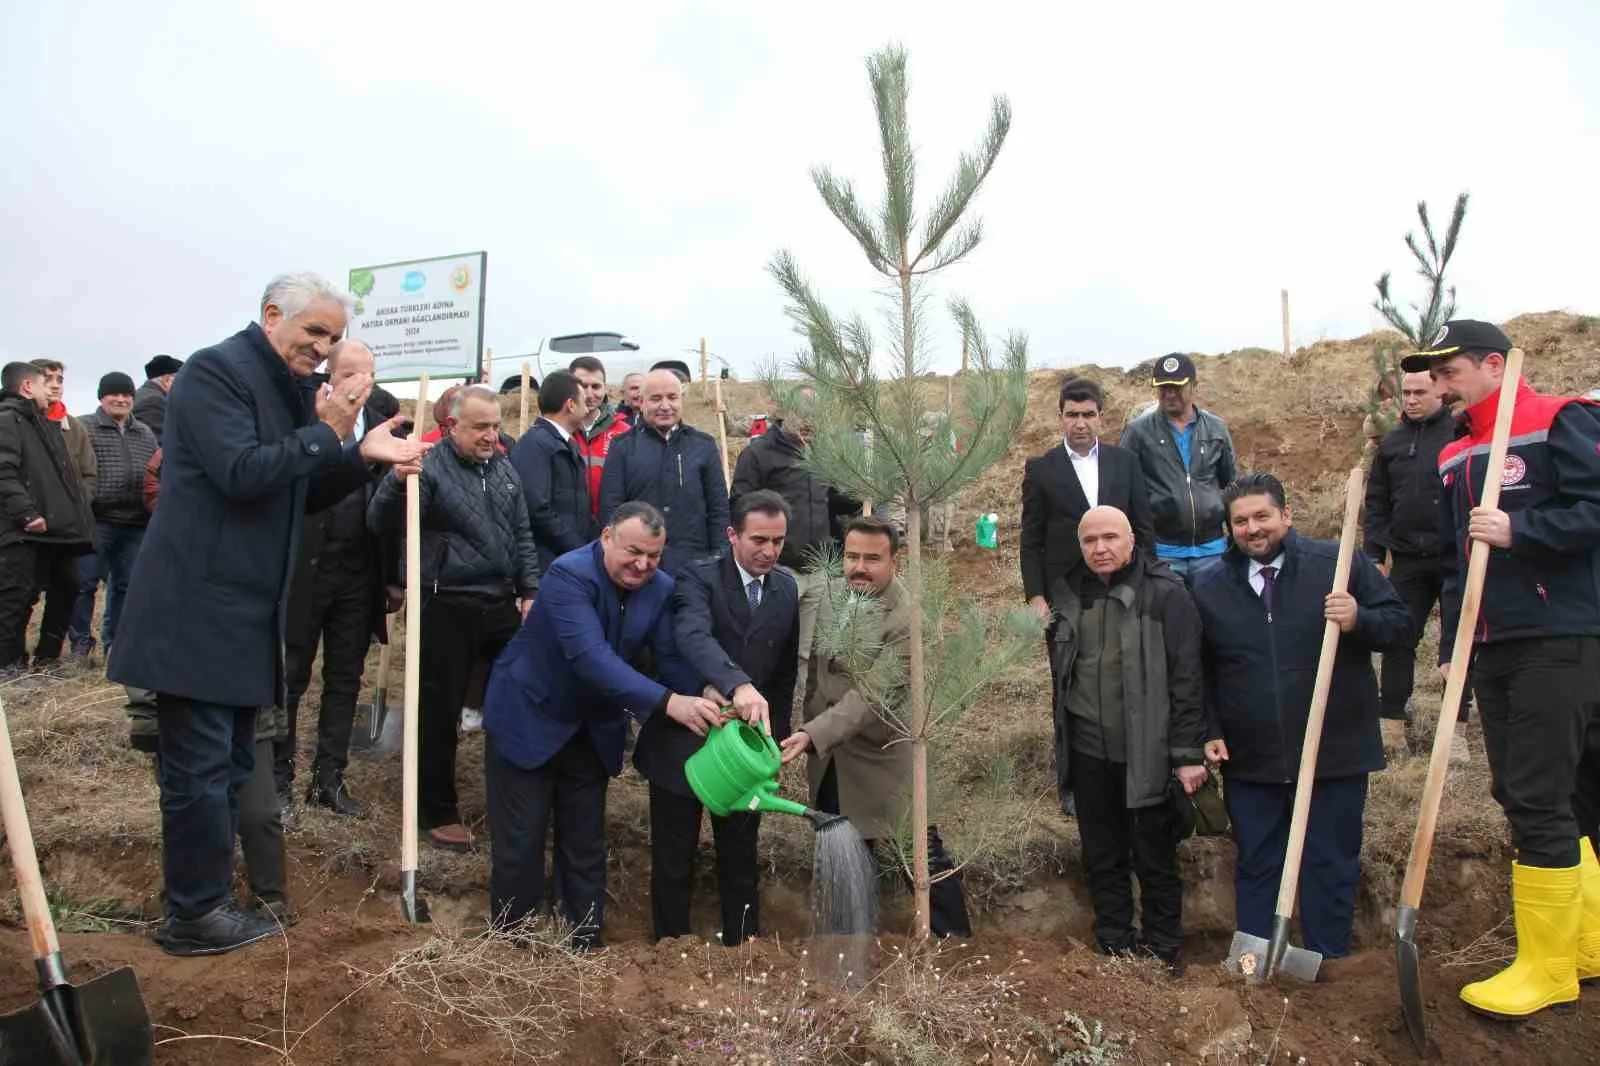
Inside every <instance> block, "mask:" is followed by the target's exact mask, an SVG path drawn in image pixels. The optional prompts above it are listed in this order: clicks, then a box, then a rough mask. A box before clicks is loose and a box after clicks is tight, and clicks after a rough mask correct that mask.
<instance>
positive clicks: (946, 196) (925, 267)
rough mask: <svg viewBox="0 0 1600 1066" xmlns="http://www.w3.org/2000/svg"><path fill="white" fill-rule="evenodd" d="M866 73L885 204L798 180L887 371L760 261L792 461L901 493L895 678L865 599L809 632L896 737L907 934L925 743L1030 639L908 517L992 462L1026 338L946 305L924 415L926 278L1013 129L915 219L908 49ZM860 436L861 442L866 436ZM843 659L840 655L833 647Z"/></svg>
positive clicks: (811, 293) (924, 909)
mask: <svg viewBox="0 0 1600 1066" xmlns="http://www.w3.org/2000/svg"><path fill="white" fill-rule="evenodd" d="M867 77H868V81H869V83H870V85H871V89H872V99H873V104H874V107H875V109H876V112H877V119H878V133H879V137H880V140H881V144H882V151H883V172H884V186H885V190H884V198H883V204H882V206H881V207H880V208H879V209H877V211H876V212H872V213H869V211H868V209H867V208H865V207H864V206H863V205H862V204H861V202H860V201H859V200H858V199H857V198H856V193H855V190H854V188H853V187H852V185H851V183H850V182H849V181H847V180H844V179H841V178H839V177H837V176H835V175H834V174H833V172H832V171H830V170H829V169H827V168H826V167H820V166H819V167H816V168H814V169H813V170H812V180H813V182H814V184H815V185H816V187H817V192H818V193H819V194H821V196H822V200H823V203H824V204H826V205H827V207H828V210H829V211H831V212H832V213H833V215H834V217H835V218H837V219H838V220H839V222H840V223H841V224H842V225H843V226H844V228H845V229H846V230H847V231H849V233H850V235H851V236H852V237H854V238H855V240H856V242H857V244H859V245H860V247H861V250H862V252H863V253H864V254H865V255H866V258H867V262H868V263H869V264H871V266H872V268H873V269H874V270H876V271H877V272H878V273H880V274H882V275H883V276H884V277H886V278H887V279H888V280H889V282H890V290H889V293H888V302H889V310H888V313H887V317H888V319H889V321H890V322H891V323H892V325H893V326H894V327H895V328H894V332H893V335H892V336H891V337H890V339H889V343H888V348H889V351H890V353H891V354H892V356H893V358H892V360H891V364H892V365H891V371H890V373H889V374H888V376H882V375H880V373H879V372H878V370H877V368H876V367H875V365H874V361H873V354H874V349H875V344H874V338H873V335H872V332H871V330H870V329H869V327H868V326H867V323H866V321H865V320H864V319H863V318H862V317H861V316H860V315H854V316H851V317H850V318H848V319H842V318H840V317H839V316H837V315H835V314H834V313H833V312H832V311H830V310H829V309H828V307H827V306H826V305H825V304H824V303H823V302H822V300H821V299H820V298H819V296H818V295H817V293H816V291H815V290H814V289H813V288H812V286H811V284H810V283H809V282H808V281H807V280H806V278H805V277H804V276H803V275H802V273H801V271H800V267H799V265H798V263H796V261H795V259H794V257H793V256H792V255H791V254H790V253H789V252H787V251H783V252H779V253H778V255H777V256H775V257H774V259H773V261H772V263H771V265H770V267H769V270H770V272H771V274H772V276H773V278H774V279H775V280H776V281H777V282H778V284H779V286H780V287H781V288H782V289H783V292H784V294H785V296H786V297H787V298H788V307H787V313H788V315H789V317H790V319H791V320H792V321H793V322H794V323H795V327H796V332H798V333H799V334H800V335H801V336H802V337H804V338H805V339H806V342H807V345H806V347H805V349H803V350H802V351H801V352H800V353H799V354H798V355H797V356H796V357H795V359H794V362H793V364H792V369H793V370H794V372H795V373H796V374H797V375H798V377H799V379H800V380H799V385H798V386H796V385H795V384H793V383H785V382H782V381H779V380H778V379H777V376H776V370H774V371H773V372H772V374H771V375H769V380H768V386H769V388H770V389H771V390H772V392H773V394H774V396H775V397H781V401H782V402H783V404H784V405H785V406H786V407H787V408H788V409H789V410H792V411H794V412H795V413H796V414H798V415H800V416H801V417H802V418H804V419H805V420H806V421H807V422H809V423H811V425H812V426H813V427H814V428H813V434H812V439H811V442H810V444H809V446H808V448H807V453H806V457H805V459H804V464H805V467H806V468H807V469H808V470H809V471H810V472H811V473H813V474H815V475H816V476H817V477H819V478H821V479H822V480H824V481H826V482H827V483H828V484H830V485H833V486H835V487H836V488H838V489H841V490H843V491H845V492H848V493H850V494H852V495H854V496H856V497H857V498H859V499H864V500H871V501H887V500H899V501H901V502H903V504H904V506H905V512H906V530H905V532H906V537H905V542H906V552H907V559H906V567H905V572H904V575H903V576H904V581H905V584H906V588H907V591H908V593H909V595H910V596H911V600H912V603H913V609H912V612H911V613H912V622H911V634H910V637H911V639H910V654H909V662H908V663H907V665H906V667H905V669H904V675H903V676H900V674H899V673H898V670H897V668H893V667H891V666H889V664H885V665H884V666H883V667H878V668H873V669H868V668H866V665H865V664H866V663H867V662H868V661H869V660H872V659H873V655H872V654H871V653H872V651H873V650H874V649H872V648H871V647H870V646H869V645H870V642H869V641H868V640H867V638H866V636H865V634H867V633H871V632H873V629H872V627H871V626H870V625H864V621H870V620H871V619H872V617H873V614H872V612H873V611H874V610H875V609H876V608H875V605H874V604H872V603H871V602H869V601H865V600H863V599H862V598H860V597H855V596H853V595H852V594H850V593H848V592H847V591H845V590H842V589H835V590H834V591H833V593H832V594H833V595H834V596H835V597H837V598H838V603H837V604H836V609H835V610H834V611H833V612H831V613H832V615H833V618H834V620H835V623H836V625H835V629H836V632H832V633H819V634H818V638H817V641H818V643H817V647H818V650H819V652H827V651H833V652H835V653H842V652H844V651H845V650H847V649H853V652H854V653H856V654H857V655H858V657H859V658H860V660H861V663H862V669H861V670H860V671H859V672H856V674H855V679H856V682H857V685H858V688H860V689H861V690H862V691H863V695H866V696H867V697H868V698H869V699H871V700H873V702H874V704H875V705H876V706H877V708H878V711H879V714H880V716H881V717H883V719H884V720H885V721H887V722H889V723H890V724H891V725H892V726H893V727H894V728H895V729H896V730H897V731H898V732H899V733H900V735H901V737H902V738H903V740H902V742H903V743H906V744H908V745H910V750H911V757H912V781H911V783H910V785H911V787H910V797H911V811H910V826H909V833H910V838H911V839H910V844H911V856H912V857H911V871H910V872H911V879H912V887H913V894H914V897H915V900H916V927H915V931H916V933H917V935H919V936H926V935H928V932H929V926H928V923H929V905H928V889H929V884H930V881H929V871H928V831H927V830H928V748H927V745H928V738H929V736H930V733H932V732H934V731H935V730H937V729H939V728H940V727H941V726H943V725H945V724H947V723H951V722H953V721H954V720H955V719H956V718H958V717H959V715H960V714H961V713H962V712H963V711H964V710H965V709H966V708H968V707H970V706H971V705H972V704H973V703H974V702H975V701H976V699H977V698H978V697H979V696H980V695H981V694H982V693H983V692H984V690H985V688H986V687H987V686H988V685H989V683H990V682H991V681H992V680H993V679H994V678H995V677H996V676H997V675H998V674H1000V673H1002V672H1003V671H1005V670H1007V669H1010V668H1012V667H1013V666H1015V665H1016V664H1017V663H1018V662H1020V661H1021V660H1022V657H1023V656H1025V655H1026V654H1028V652H1029V651H1031V649H1032V648H1033V647H1036V646H1037V644H1036V641H1037V640H1038V633H1039V627H1038V623H1037V622H1036V621H1032V620H1031V619H1030V618H1029V617H1028V616H1027V614H1026V612H1019V613H1018V614H1016V615H1008V616H1007V618H1006V620H1005V623H1004V624H1003V625H1000V626H996V625H993V624H991V622H990V620H989V619H987V618H985V617H984V615H983V613H982V612H981V611H980V610H978V609H977V607H976V606H975V605H973V604H972V603H970V602H968V601H964V600H961V599H960V598H959V597H956V596H954V595H953V594H952V593H951V592H950V586H949V583H948V581H947V580H946V578H945V577H944V575H943V574H942V572H941V570H940V569H939V568H937V567H935V566H933V565H932V563H931V561H929V560H924V558H923V555H922V530H921V525H922V517H921V516H922V510H923V508H924V507H926V506H928V505H930V504H940V503H943V502H945V501H947V500H949V499H951V498H952V497H954V496H955V495H956V494H957V493H958V492H960V491H961V489H962V488H964V487H965V486H967V485H968V484H970V483H971V482H972V481H973V480H974V479H975V478H977V476H978V475H979V474H980V473H982V472H983V471H984V470H985V469H986V468H988V467H989V466H990V465H992V464H993V463H994V462H996V461H997V460H998V459H1000V457H1001V456H1003V455H1004V454H1005V452H1006V449H1007V448H1008V447H1009V446H1010V444H1011V441H1012V437H1013V435H1014V434H1015V432H1016V429H1017V427H1018V426H1019V425H1020V424H1021V421H1022V417H1023V414H1024V412H1025V410H1026V405H1027V342H1026V339H1025V338H1024V337H1023V336H1022V335H1021V334H1017V333H1013V334H1012V335H1011V336H1010V337H1008V338H1007V339H1006V341H1005V343H1004V349H1003V354H1001V355H1000V357H999V358H998V359H997V358H996V356H995V354H994V353H993V352H991V350H990V347H989V344H988V342H987V341H986V339H985V338H984V335H983V332H982V330H981V329H980V327H979V325H978V321H977V319H976V317H975V316H974V315H973V313H972V311H971V309H970V308H969V307H968V306H967V305H966V304H965V303H963V302H961V301H959V300H957V301H952V302H951V304H950V309H951V312H952V314H953V316H954V318H955V321H956V324H957V326H958V327H959V329H960V332H961V337H962V339H963V341H964V343H965V344H966V346H967V348H968V350H969V353H970V366H969V372H968V373H966V374H964V375H962V378H961V385H962V392H963V395H964V398H965V407H966V411H965V417H964V418H955V417H954V415H953V412H952V413H950V417H949V418H948V419H945V420H940V419H937V418H933V419H930V418H929V416H930V415H933V414H934V413H935V412H936V411H940V410H942V407H943V405H942V404H938V403H936V402H935V399H936V398H935V397H934V396H932V395H930V391H931V390H926V389H925V387H924V385H923V384H922V383H921V382H920V381H919V380H918V379H919V376H920V375H921V374H922V373H923V372H924V370H925V369H926V366H927V363H928V357H927V345H928V332H929V323H928V321H927V319H926V317H925V311H926V307H927V298H928V292H927V288H926V284H927V279H928V277H929V276H930V275H932V274H934V273H936V272H937V271H939V270H942V269H944V268H945V267H947V266H950V265H951V264H953V263H956V262H959V261H960V260H961V259H963V258H964V257H965V256H966V255H967V254H968V253H970V252H971V251H972V250H973V249H974V248H976V247H977V246H978V244H979V241H980V240H981V238H982V236H983V228H982V224H981V222H980V221H979V220H978V219H976V218H973V219H970V220H969V219H967V218H966V215H967V210H968V208H969V207H970V206H971V204H972V201H973V199H974V197H976V195H977V193H978V190H979V188H980V187H981V186H982V184H983V181H984V179H985V178H986V177H988V175H989V172H990V170H991V168H992V167H993V166H994V163H995V159H996V157H998V156H999V154H1000V148H1001V146H1002V145H1003V144H1004V143H1005V138H1006V133H1007V131H1008V130H1009V129H1010V127H1011V107H1010V105H1009V104H1008V103H1007V101H1006V100H1005V98H1004V97H996V98H995V100H994V101H993V104H992V106H991V108H990V114H989V122H988V128H987V130H986V131H985V133H984V136H983V139H982V140H981V142H980V143H979V144H978V146H977V148H976V149H975V150H974V151H972V152H970V153H966V154H963V155H962V156H961V159H960V161H959V163H958V165H957V167H956V172H955V175H954V177H953V178H952V179H951V181H950V183H949V185H948V186H947V187H946V188H945V190H944V192H943V194H942V195H940V197H939V198H938V199H937V200H936V201H935V202H934V204H933V205H932V208H931V210H928V211H927V212H926V214H925V215H923V216H922V217H919V212H918V210H917V205H916V155H915V152H914V151H913V149H912V142H911V133H910V128H909V125H908V123H907V107H906V104H907V97H908V93H907V82H906V53H905V51H904V50H903V49H902V48H900V47H898V46H891V47H888V48H885V49H883V50H882V51H879V52H877V53H875V54H874V55H872V56H870V57H869V58H868V60H867ZM863 431H865V437H866V441H867V442H870V443H867V444H865V445H864V441H863ZM846 661H847V662H848V661H849V656H846Z"/></svg>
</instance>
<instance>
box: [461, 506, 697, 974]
mask: <svg viewBox="0 0 1600 1066" xmlns="http://www.w3.org/2000/svg"><path fill="white" fill-rule="evenodd" d="M666 542H667V528H666V519H665V518H663V517H662V515H661V512H659V511H657V510H656V509H655V508H654V507H652V506H650V505H649V504H647V503H639V502H631V503H624V504H622V505H620V506H619V507H617V509H616V510H615V511H614V512H612V515H611V520H610V522H609V524H608V525H607V526H606V528H605V529H604V530H602V531H601V533H600V539H599V540H597V541H595V542H594V543H592V544H587V545H585V546H584V547H582V548H577V549H575V550H573V551H570V552H568V553H567V554H565V555H563V556H561V557H560V558H559V559H557V560H556V561H555V562H554V563H553V564H552V565H551V567H550V569H549V570H548V571H547V572H546V573H545V575H544V580H543V582H541V584H540V586H539V596H538V598H537V599H536V600H535V601H534V606H533V610H531V611H530V612H529V613H528V619H527V621H526V622H525V623H524V624H523V626H522V628H521V629H520V630H519V631H518V632H517V635H516V636H515V637H513V638H512V639H511V642H510V643H509V644H507V645H506V647H505V650H504V651H502V652H501V653H500V656H499V658H498V659H496V660H495V664H494V669H493V670H492V671H491V672H490V675H489V686H488V690H487V692H486V693H485V696H484V702H483V728H484V732H485V733H486V734H487V742H486V743H485V744H484V788H485V791H486V793H487V796H488V807H489V833H490V840H491V843H490V851H489V909H490V913H491V915H492V916H493V919H494V921H495V922H496V924H497V925H500V926H501V927H506V928H509V927H512V926H515V925H516V924H517V923H518V922H520V921H522V920H523V919H524V918H526V917H528V916H529V915H531V914H533V913H534V911H535V910H536V908H537V907H538V906H539V903H540V901H541V900H542V899H543V898H544V888H545V885H544V841H545V833H546V831H547V830H548V829H549V827H550V823H551V821H552V817H553V820H554V822H555V847H556V877H557V879H558V880H559V882H560V884H559V885H558V886H557V888H558V893H557V894H558V895H559V896H560V897H561V900H562V902H563V904H564V906H565V908H566V918H567V920H568V921H570V922H571V923H572V925H573V926H574V927H575V932H574V934H573V941H574V944H575V945H576V946H579V947H583V948H589V949H593V948H598V947H599V946H600V943H601V941H600V924H601V919H602V918H603V916H604V906H605V891H606V842H605V806H606V785H607V778H610V777H615V776H616V775H617V774H619V773H621V772H622V748H623V739H624V737H625V736H626V733H627V716H628V715H630V714H631V715H633V717H634V718H636V719H638V720H640V721H641V722H645V721H648V720H650V719H651V718H652V717H654V716H656V715H661V714H665V715H666V716H667V717H669V718H671V719H672V720H673V721H674V722H677V723H678V724H679V725H682V726H684V727H685V728H687V729H689V730H691V731H693V732H694V733H696V734H699V735H702V736H703V735H704V734H705V732H706V730H707V729H709V728H711V727H712V726H715V725H717V724H718V723H720V722H721V721H722V715H721V710H720V707H719V705H718V704H717V703H715V702H713V701H712V700H708V699H703V698H701V697H699V696H695V695H687V694H686V693H691V692H693V691H694V690H695V689H696V687H697V679H696V678H695V677H694V673H693V671H692V670H690V669H688V668H687V665H686V664H685V663H684V661H683V660H682V659H681V658H680V657H679V655H678V650H677V644H676V642H675V640H674V639H673V614H672V609H671V607H672V590H673V581H672V578H671V576H669V575H668V574H666V573H665V572H658V568H659V567H660V565H661V555H662V552H663V551H664V550H665V548H666ZM657 676H659V677H660V678H661V679H662V680H660V681H658V680H656V679H655V678H656V677H657ZM663 682H665V683H663Z"/></svg>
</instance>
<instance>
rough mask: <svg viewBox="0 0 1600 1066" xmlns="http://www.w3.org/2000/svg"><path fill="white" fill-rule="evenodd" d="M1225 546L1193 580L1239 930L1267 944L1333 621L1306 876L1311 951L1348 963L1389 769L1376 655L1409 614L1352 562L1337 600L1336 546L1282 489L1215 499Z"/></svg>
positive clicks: (1303, 898)
mask: <svg viewBox="0 0 1600 1066" xmlns="http://www.w3.org/2000/svg"><path fill="white" fill-rule="evenodd" d="M1222 500H1223V506H1224V507H1225V508H1226V509H1227V510H1226V514H1227V516H1228V522H1229V529H1230V532H1231V539H1232V544H1231V545H1230V547H1229V550H1228V551H1227V553H1226V554H1224V556H1223V557H1222V559H1221V561H1219V562H1216V563H1213V564H1211V565H1210V566H1208V567H1206V568H1205V569H1202V570H1200V571H1199V572H1198V573H1196V574H1195V576H1194V602H1195V606H1196V607H1197V608H1199V611H1200V625H1201V628H1202V632H1203V636H1202V645H1201V649H1202V651H1201V654H1202V662H1203V663H1204V666H1205V678H1206V691H1205V702H1206V735H1207V736H1208V737H1210V738H1211V739H1210V740H1208V741H1207V742H1206V755H1207V757H1208V758H1210V759H1212V760H1215V761H1220V762H1222V763H1223V774H1224V777H1223V780H1224V793H1225V795H1226V796H1227V801H1228V815H1229V817H1230V819H1231V820H1232V822H1233V837H1234V843H1235V844H1236V845H1237V847H1238V860H1237V870H1236V872H1235V874H1234V899H1235V903H1236V906H1237V910H1238V927H1239V929H1241V930H1242V931H1244V932H1246V933H1250V934H1252V935H1254V936H1259V937H1263V938H1265V937H1267V936H1270V935H1271V933H1272V915H1273V911H1274V909H1275V904H1276V902H1277V894H1278V883H1279V881H1280V880H1281V878H1282V875H1283V862H1284V852H1285V848H1286V845H1287V843H1288V836H1289V817H1290V813H1291V811H1292V809H1293V807H1294V792H1295V779H1296V777H1297V776H1298V774H1299V770H1300V749H1301V746H1302V744H1303V742H1304V740H1305V733H1306V719H1307V718H1308V717H1309V715H1310V711H1311V690H1312V688H1313V686H1314V684H1315V682H1316V674H1317V660H1318V658H1319V657H1320V654H1321V649H1322V635H1323V632H1324V629H1325V626H1326V623H1327V622H1330V621H1331V622H1337V623H1338V624H1339V628H1340V630H1341V633H1342V635H1341V637H1340V639H1339V654H1338V658H1337V659H1336V660H1335V662H1334V668H1333V686H1332V688H1331V689H1330V690H1329V693H1328V708H1327V717H1326V718H1325V719H1324V721H1323V726H1322V746H1321V748H1320V749H1319V751H1318V753H1317V771H1316V790H1315V791H1314V792H1313V794H1312V797H1311V823H1310V827H1309V831H1308V832H1307V834H1306V841H1305V857H1304V860H1303V866H1302V869H1301V876H1300V928H1301V931H1302V935H1303V936H1304V938H1305V946H1306V947H1307V948H1309V949H1311V950H1312V951H1316V952H1320V953H1321V955H1322V957H1323V958H1325V959H1330V958H1341V957H1343V956H1345V955H1348V954H1349V953H1350V931H1351V926H1352V923H1353V922H1354V919H1355V898H1356V885H1357V884H1358V882H1359V881H1360V874H1361V867H1360V858H1361V818H1362V814H1363V812H1364V811H1365V810H1366V802H1367V775H1368V774H1369V773H1371V772H1373V771H1374V770H1381V769H1383V744H1382V742H1381V741H1380V740H1379V738H1378V683H1377V678H1375V677H1374V676H1373V674H1372V653H1373V652H1375V651H1386V650H1388V649H1389V648H1392V647H1395V646H1396V645H1398V644H1400V643H1402V642H1404V641H1405V640H1406V639H1407V637H1408V636H1409V635H1410V633H1411V618H1410V616H1409V615H1408V614H1407V613H1406V605H1405V604H1404V603H1401V602H1400V597H1399V596H1397V595H1395V591H1394V589H1392V588H1390V587H1389V583H1388V582H1387V581H1385V580H1384V579H1383V575H1381V574H1379V573H1378V570H1377V567H1375V566H1374V565H1373V564H1372V562H1371V560H1369V559H1366V558H1364V557H1363V556H1361V555H1359V554H1358V555H1357V556H1356V558H1355V565H1354V566H1352V568H1351V570H1350V586H1349V590H1348V591H1347V592H1343V593H1340V594H1338V595H1334V594H1333V593H1332V592H1331V591H1330V590H1331V589H1332V587H1333V571H1334V564H1335V562H1336V561H1337V558H1338V554H1339V546H1338V545H1337V544H1334V543H1331V542H1329V541H1319V540H1311V539H1309V538H1305V537H1301V536H1300V535H1299V534H1297V533H1296V532H1295V531H1294V530H1293V529H1292V528H1290V525H1291V516H1290V513H1289V507H1288V505H1287V504H1286V502H1285V500H1284V493H1283V485H1282V484H1280V483H1279V481H1278V479H1277V478H1275V477H1273V476H1272V475H1271V474H1244V475H1241V476H1240V477H1239V479H1238V480H1236V481H1235V482H1234V483H1233V484H1232V485H1230V486H1228V489H1227V491H1226V492H1224V493H1223V496H1222Z"/></svg>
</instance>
